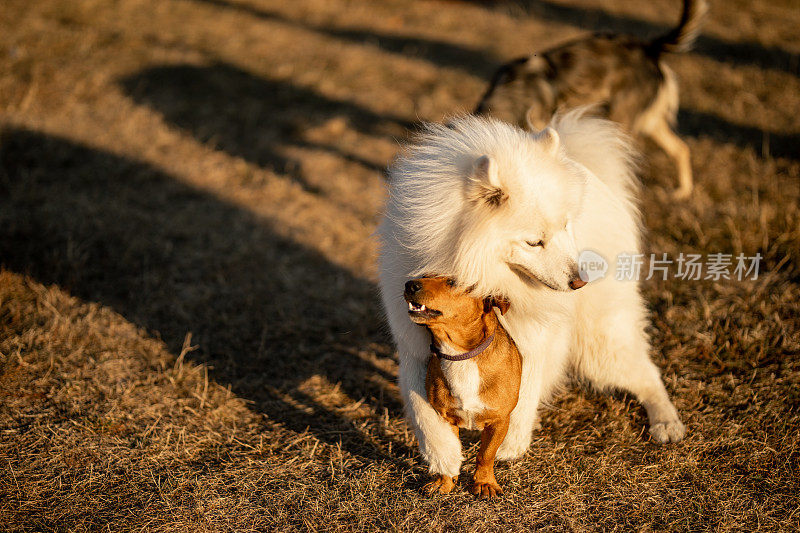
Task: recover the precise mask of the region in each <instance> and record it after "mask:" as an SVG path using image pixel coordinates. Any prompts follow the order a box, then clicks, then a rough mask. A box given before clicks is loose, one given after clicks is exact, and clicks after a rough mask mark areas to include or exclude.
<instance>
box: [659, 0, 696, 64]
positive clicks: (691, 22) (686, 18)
mask: <svg viewBox="0 0 800 533" xmlns="http://www.w3.org/2000/svg"><path fill="white" fill-rule="evenodd" d="M707 12H708V2H706V0H683V13H681V21H680V22H679V23H678V25H677V26H676V27H675V29H673V30H672V31H670V32H669V33H667V34H666V35H662V36H661V37H658V38H657V39H655V40H653V42H651V43H650V47H649V48H650V50H651V52H652V53H653V54H654V55H656V56H658V55H661V53H662V52H688V51H689V50H691V49H692V46H693V45H694V41H695V39H697V36H698V35H699V34H700V29H701V28H702V27H703V21H704V20H705V18H706V13H707Z"/></svg>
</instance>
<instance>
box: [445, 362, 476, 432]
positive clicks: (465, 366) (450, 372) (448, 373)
mask: <svg viewBox="0 0 800 533" xmlns="http://www.w3.org/2000/svg"><path fill="white" fill-rule="evenodd" d="M447 349H448V347H447V346H441V347H440V350H441V351H442V353H445V354H448V355H455V354H457V353H458V352H457V351H455V350H453V351H452V354H451V353H449V352H448V351H446V350H447ZM439 365H440V366H441V369H442V374H444V378H445V380H446V381H447V387H448V388H449V389H450V394H451V395H452V396H453V399H454V400H455V401H456V405H455V406H454V407H455V411H456V413H455V414H456V415H457V416H458V418H460V419H461V420H462V422H463V423H462V424H461V427H463V428H465V429H479V428H477V427H476V424H475V415H478V414H480V413H482V412H483V411H484V410H485V409H486V404H485V403H484V402H483V400H482V399H481V397H480V389H481V374H480V370H479V369H478V364H477V363H476V362H475V361H474V360H471V359H469V360H466V361H447V360H445V359H440V360H439Z"/></svg>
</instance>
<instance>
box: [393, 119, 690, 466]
mask: <svg viewBox="0 0 800 533" xmlns="http://www.w3.org/2000/svg"><path fill="white" fill-rule="evenodd" d="M633 157H634V153H633V152H632V149H631V147H630V144H629V143H628V140H627V138H626V137H625V136H624V135H623V134H622V133H621V132H620V130H619V129H617V127H616V126H615V125H614V124H613V123H611V122H608V121H605V120H601V119H596V118H589V117H585V116H583V114H582V113H581V112H572V113H570V114H567V115H565V116H563V117H560V118H557V119H556V120H555V121H554V123H553V124H552V127H548V128H546V129H545V130H543V131H542V132H540V133H538V134H531V133H528V132H525V131H523V130H521V129H519V128H517V127H515V126H511V125H508V124H505V123H502V122H498V121H495V120H487V119H482V118H476V117H471V116H467V117H463V118H458V119H455V120H453V121H451V122H450V123H449V124H448V126H442V125H435V124H433V125H429V126H428V127H427V130H426V131H425V132H424V133H423V134H422V135H421V136H420V137H419V138H418V140H417V142H416V143H415V144H414V145H412V146H410V147H409V148H408V149H407V150H406V151H405V153H404V154H403V155H401V156H400V158H399V159H398V160H397V161H396V162H395V163H394V164H393V165H392V166H391V168H390V169H389V178H390V179H389V183H390V185H389V199H388V205H387V211H386V216H385V218H384V220H383V222H382V224H381V226H380V228H379V230H378V235H379V237H380V239H381V245H382V247H381V253H380V289H381V294H382V298H383V303H384V306H385V308H386V313H387V317H388V321H389V325H390V327H391V330H392V334H393V336H394V339H395V341H396V343H397V346H398V350H399V358H400V388H401V391H402V394H403V398H404V402H405V406H406V414H407V418H408V419H409V420H410V422H411V423H412V425H413V427H414V429H415V431H416V435H417V439H418V440H419V444H420V449H421V452H422V455H423V457H424V458H425V460H426V461H427V462H428V463H429V465H430V471H431V472H432V473H435V474H446V475H450V476H457V475H458V473H459V469H460V467H461V463H462V460H463V457H462V455H461V444H460V442H459V439H458V438H457V437H456V436H455V435H454V434H453V432H452V431H451V429H450V427H449V426H448V424H447V423H446V422H445V421H444V420H443V419H442V418H441V417H439V415H438V414H437V413H435V412H434V410H433V409H432V408H431V406H430V404H429V403H428V401H427V399H426V393H425V372H426V362H427V359H428V357H429V355H430V353H429V345H430V338H429V335H428V333H427V331H426V330H425V328H422V327H420V326H418V325H416V324H414V323H412V322H411V320H409V318H408V314H407V312H408V307H407V304H406V302H405V300H404V299H403V285H404V283H405V282H406V281H407V280H408V279H410V278H412V277H415V276H419V275H423V274H436V275H447V276H452V277H454V278H455V279H456V281H457V282H458V283H459V284H460V285H463V286H469V287H471V290H472V291H473V292H474V293H475V294H477V295H481V296H489V295H496V296H503V297H505V298H507V299H509V300H510V302H511V308H510V309H509V311H508V312H507V313H506V315H505V316H503V317H500V318H501V321H502V322H503V324H504V325H505V327H506V328H507V329H508V331H509V333H510V334H511V335H512V337H513V338H514V340H515V341H516V343H517V345H518V347H519V350H520V352H521V354H522V357H523V370H522V372H523V374H522V385H521V388H520V397H519V402H518V404H517V407H516V409H515V410H514V412H513V414H512V419H511V427H510V429H509V432H508V435H507V436H506V439H505V441H504V442H503V444H502V446H501V448H500V450H499V452H498V455H497V458H498V459H506V460H508V459H513V458H517V457H519V456H521V455H523V454H524V453H525V451H526V450H527V448H528V446H529V444H530V440H531V433H532V431H533V427H534V424H535V423H536V419H537V408H538V406H539V402H540V401H542V399H544V398H546V397H547V395H548V394H549V393H550V392H551V391H552V390H553V389H554V387H555V386H556V385H558V384H559V383H560V382H561V381H562V379H563V377H564V375H565V373H566V370H567V369H568V368H569V367H571V368H573V369H574V370H575V371H576V372H577V373H578V374H579V375H580V376H583V377H585V378H587V379H588V380H589V381H590V382H591V383H592V384H594V385H595V386H596V387H598V388H601V389H606V388H620V389H625V390H628V391H630V392H632V393H633V394H635V395H636V397H637V398H638V399H639V401H640V402H642V404H643V405H644V407H645V408H646V409H647V414H648V417H649V419H650V434H651V435H652V436H653V438H654V439H655V440H657V441H659V442H676V441H679V440H680V439H681V438H683V436H684V434H685V428H684V426H683V424H682V423H681V421H680V418H679V417H678V413H677V411H676V410H675V407H673V405H672V403H671V402H670V399H669V396H668V395H667V391H666V390H665V388H664V385H663V383H662V382H661V378H660V375H659V371H658V369H657V368H656V366H655V365H654V364H653V363H652V362H651V361H650V358H649V354H648V352H649V349H650V346H649V341H648V338H647V336H646V334H645V332H644V329H645V326H646V324H647V316H646V310H645V307H644V303H643V301H642V297H641V296H640V294H639V288H638V284H637V282H636V281H635V280H634V281H622V280H617V279H615V271H616V259H617V255H618V254H620V253H628V254H635V253H637V252H638V250H639V233H640V227H639V226H640V221H639V215H638V211H637V208H636V205H635V203H634V199H633V194H634V192H635V190H634V189H635V178H634V174H633V170H632V168H633V164H632V160H633ZM583 250H592V251H594V252H596V253H598V254H600V255H601V256H603V257H604V258H606V260H607V261H608V262H609V274H608V275H607V276H606V277H605V278H603V279H599V280H595V281H592V282H590V283H588V284H585V283H584V282H583V281H581V279H580V277H579V274H578V264H577V258H578V255H579V252H580V251H583ZM584 285H585V286H584ZM581 287H582V288H581ZM576 289H577V290H576Z"/></svg>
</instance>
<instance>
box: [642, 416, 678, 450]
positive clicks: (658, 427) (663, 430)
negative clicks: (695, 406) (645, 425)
mask: <svg viewBox="0 0 800 533" xmlns="http://www.w3.org/2000/svg"><path fill="white" fill-rule="evenodd" d="M650 435H651V436H652V437H653V440H655V441H656V442H659V443H661V444H667V443H668V442H679V441H680V440H682V439H683V437H684V435H686V426H684V425H683V422H681V421H680V419H679V418H675V419H673V420H669V421H667V422H657V423H655V424H651V425H650Z"/></svg>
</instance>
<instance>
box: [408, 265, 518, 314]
mask: <svg viewBox="0 0 800 533" xmlns="http://www.w3.org/2000/svg"><path fill="white" fill-rule="evenodd" d="M403 296H405V299H406V302H408V316H409V317H410V318H411V320H412V321H413V322H416V323H417V324H425V325H430V324H433V323H442V324H446V323H449V322H454V323H468V322H471V321H473V320H475V319H477V318H480V317H481V316H483V315H485V314H487V313H490V312H491V311H492V307H497V308H498V309H500V313H501V314H505V312H506V311H508V306H509V303H508V300H506V299H505V298H495V297H490V298H475V297H474V296H470V294H469V293H468V292H467V291H466V290H464V289H463V288H461V287H458V286H457V285H456V284H455V281H454V280H453V279H452V278H446V277H425V278H416V279H412V280H410V281H408V282H406V290H405V292H404V293H403Z"/></svg>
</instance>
